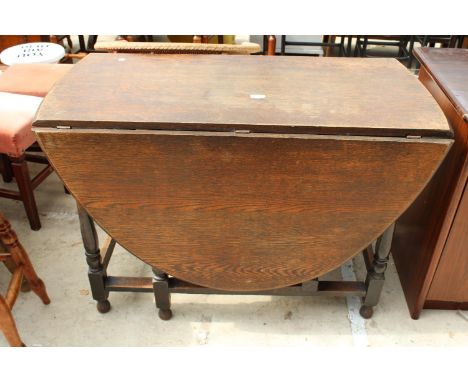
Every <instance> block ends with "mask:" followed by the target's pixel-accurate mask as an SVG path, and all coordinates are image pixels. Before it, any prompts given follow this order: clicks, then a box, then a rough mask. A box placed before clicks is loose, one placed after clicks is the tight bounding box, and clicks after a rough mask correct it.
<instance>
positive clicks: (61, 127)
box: [57, 126, 71, 129]
mask: <svg viewBox="0 0 468 382" xmlns="http://www.w3.org/2000/svg"><path fill="white" fill-rule="evenodd" d="M57 129H71V127H70V126H57Z"/></svg>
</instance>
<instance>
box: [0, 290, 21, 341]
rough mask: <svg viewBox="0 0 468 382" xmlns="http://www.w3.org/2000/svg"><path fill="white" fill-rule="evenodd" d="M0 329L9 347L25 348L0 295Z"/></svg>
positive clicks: (6, 305) (8, 309)
mask: <svg viewBox="0 0 468 382" xmlns="http://www.w3.org/2000/svg"><path fill="white" fill-rule="evenodd" d="M0 329H1V330H2V332H3V334H4V335H5V337H6V339H7V341H8V343H9V344H10V346H25V345H24V344H23V341H21V338H20V336H19V333H18V329H17V328H16V324H15V320H14V319H13V315H12V314H11V309H10V307H9V306H8V304H7V302H6V301H5V298H4V297H3V296H2V295H1V294H0Z"/></svg>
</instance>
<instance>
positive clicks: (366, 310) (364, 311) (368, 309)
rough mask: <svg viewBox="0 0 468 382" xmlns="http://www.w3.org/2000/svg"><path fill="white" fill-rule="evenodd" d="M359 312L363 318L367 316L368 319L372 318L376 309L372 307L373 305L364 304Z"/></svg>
mask: <svg viewBox="0 0 468 382" xmlns="http://www.w3.org/2000/svg"><path fill="white" fill-rule="evenodd" d="M359 314H360V315H361V317H362V318H365V319H366V320H367V319H369V318H371V317H372V315H373V314H374V309H373V308H372V306H366V305H362V306H361V309H359Z"/></svg>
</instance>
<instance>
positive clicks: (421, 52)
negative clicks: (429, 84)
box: [414, 48, 468, 120]
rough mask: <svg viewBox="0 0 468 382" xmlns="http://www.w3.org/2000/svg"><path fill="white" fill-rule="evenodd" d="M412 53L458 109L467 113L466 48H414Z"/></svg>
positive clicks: (467, 58)
mask: <svg viewBox="0 0 468 382" xmlns="http://www.w3.org/2000/svg"><path fill="white" fill-rule="evenodd" d="M414 55H415V56H416V58H417V59H418V60H419V62H420V63H421V64H422V65H423V66H424V67H425V68H426V70H427V71H428V72H429V73H430V74H431V75H432V77H433V78H434V80H435V81H436V82H437V83H438V85H439V86H440V87H441V89H442V90H443V91H444V93H445V94H446V95H447V97H448V98H449V99H450V101H451V102H452V103H453V104H454V105H455V106H456V107H457V109H458V111H459V112H460V113H461V114H462V115H468V76H467V75H466V73H467V72H468V49H453V48H444V49H439V48H416V49H414ZM465 120H467V118H465Z"/></svg>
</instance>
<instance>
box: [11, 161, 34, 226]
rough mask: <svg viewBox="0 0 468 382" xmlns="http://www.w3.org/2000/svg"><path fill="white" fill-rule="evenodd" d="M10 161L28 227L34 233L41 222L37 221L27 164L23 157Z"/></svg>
mask: <svg viewBox="0 0 468 382" xmlns="http://www.w3.org/2000/svg"><path fill="white" fill-rule="evenodd" d="M9 159H10V160H11V167H12V169H13V175H14V176H15V179H16V182H17V184H18V188H19V192H20V195H21V199H22V201H23V204H24V208H25V210H26V215H28V219H29V225H30V226H31V229H32V230H34V231H38V230H39V229H41V221H40V220H39V213H38V212H37V206H36V200H35V199H34V194H33V188H32V184H31V178H30V177H29V171H28V164H27V162H26V159H25V155H21V156H20V157H18V158H14V157H9Z"/></svg>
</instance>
